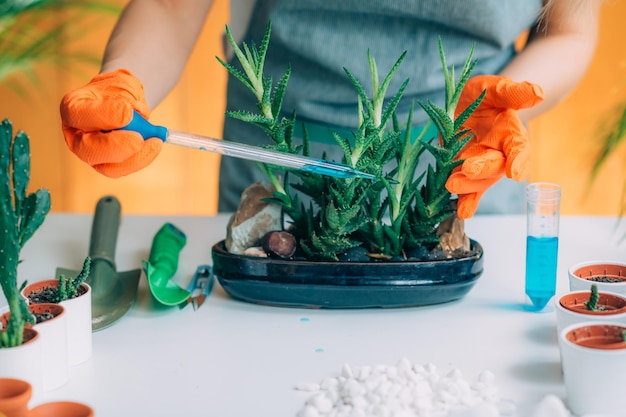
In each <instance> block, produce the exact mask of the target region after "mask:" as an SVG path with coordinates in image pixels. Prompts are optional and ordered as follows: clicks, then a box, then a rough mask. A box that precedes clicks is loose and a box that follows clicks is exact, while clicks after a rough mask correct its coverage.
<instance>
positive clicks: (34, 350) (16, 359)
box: [0, 329, 43, 403]
mask: <svg viewBox="0 0 626 417" xmlns="http://www.w3.org/2000/svg"><path fill="white" fill-rule="evenodd" d="M26 331H31V332H35V333H37V331H36V330H34V329H26ZM41 352H42V343H41V337H40V335H39V334H37V335H36V336H35V337H34V338H33V339H31V340H29V341H28V342H27V343H24V344H22V345H20V346H15V347H10V348H0V377H2V378H16V379H21V380H24V381H26V382H28V383H29V384H30V385H31V386H32V397H31V401H32V402H33V403H36V402H38V401H40V400H41V399H42V398H43V377H42V360H41Z"/></svg>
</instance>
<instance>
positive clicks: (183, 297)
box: [143, 223, 190, 306]
mask: <svg viewBox="0 0 626 417" xmlns="http://www.w3.org/2000/svg"><path fill="white" fill-rule="evenodd" d="M186 243H187V237H186V236H185V234H184V233H183V232H182V230H180V229H179V228H177V227H176V226H174V225H173V224H172V223H165V224H164V225H163V226H162V227H161V229H159V231H158V232H157V234H156V235H155V236H154V239H153V240H152V247H151V248H150V257H149V259H148V260H147V261H145V260H144V261H143V270H144V272H145V274H146V278H147V279H148V286H149V287H150V292H151V293H152V295H153V297H154V298H155V299H156V300H157V301H158V302H159V303H161V304H164V305H166V306H175V305H178V304H181V303H183V302H187V300H188V299H189V296H190V292H189V291H188V290H186V289H183V288H182V287H180V286H179V285H178V284H176V283H175V282H174V281H172V277H174V274H175V273H176V270H177V269H178V256H179V254H180V251H181V250H182V249H183V247H184V246H185V244H186Z"/></svg>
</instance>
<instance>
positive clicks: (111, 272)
mask: <svg viewBox="0 0 626 417" xmlns="http://www.w3.org/2000/svg"><path fill="white" fill-rule="evenodd" d="M120 213H121V207H120V202H119V201H118V199H117V198H115V197H113V196H106V197H102V198H101V199H100V200H99V201H98V203H97V204H96V211H95V214H94V217H93V223H92V225H91V240H90V242H89V256H90V257H91V271H90V273H89V276H88V277H87V279H86V280H85V282H87V284H89V286H90V287H91V328H92V330H93V331H97V330H101V329H104V328H106V327H109V326H110V325H112V324H113V323H115V322H116V321H117V320H119V319H120V318H121V317H122V316H123V315H124V314H126V312H127V311H128V310H129V309H130V307H131V306H132V305H133V303H134V301H135V296H136V295H137V286H138V284H139V277H140V276H141V270H140V269H134V270H132V271H126V272H117V271H116V269H115V268H116V266H115V247H116V245H117V233H118V230H119V225H120ZM79 273H80V271H76V270H69V269H64V268H57V270H56V274H57V276H59V275H61V274H63V275H65V276H67V277H71V278H74V277H76V276H77V275H78V274H79Z"/></svg>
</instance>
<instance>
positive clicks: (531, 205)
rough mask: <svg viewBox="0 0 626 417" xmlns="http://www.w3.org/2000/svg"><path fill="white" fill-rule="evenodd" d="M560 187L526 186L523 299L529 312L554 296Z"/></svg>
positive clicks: (540, 306) (542, 183) (555, 185)
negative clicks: (526, 297)
mask: <svg viewBox="0 0 626 417" xmlns="http://www.w3.org/2000/svg"><path fill="white" fill-rule="evenodd" d="M560 203H561V186H560V185H558V184H552V183H548V182H536V183H531V184H528V185H527V186H526V222H527V223H526V289H525V291H526V295H527V296H528V297H529V298H530V301H531V304H532V305H531V309H532V310H535V311H541V310H543V309H544V308H545V307H546V305H547V304H548V302H549V301H550V299H552V297H553V296H554V294H555V293H556V267H557V258H558V251H559V218H560Z"/></svg>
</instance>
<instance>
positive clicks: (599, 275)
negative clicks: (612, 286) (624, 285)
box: [574, 263, 626, 283]
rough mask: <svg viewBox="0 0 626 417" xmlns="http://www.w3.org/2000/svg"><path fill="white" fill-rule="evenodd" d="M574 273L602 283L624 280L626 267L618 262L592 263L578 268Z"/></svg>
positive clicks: (582, 277)
mask: <svg viewBox="0 0 626 417" xmlns="http://www.w3.org/2000/svg"><path fill="white" fill-rule="evenodd" d="M574 275H576V276H577V277H579V278H581V279H586V280H588V281H593V282H603V283H621V282H626V267H625V266H624V265H619V264H609V263H602V264H593V265H587V266H584V267H581V268H578V269H577V270H576V271H574Z"/></svg>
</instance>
